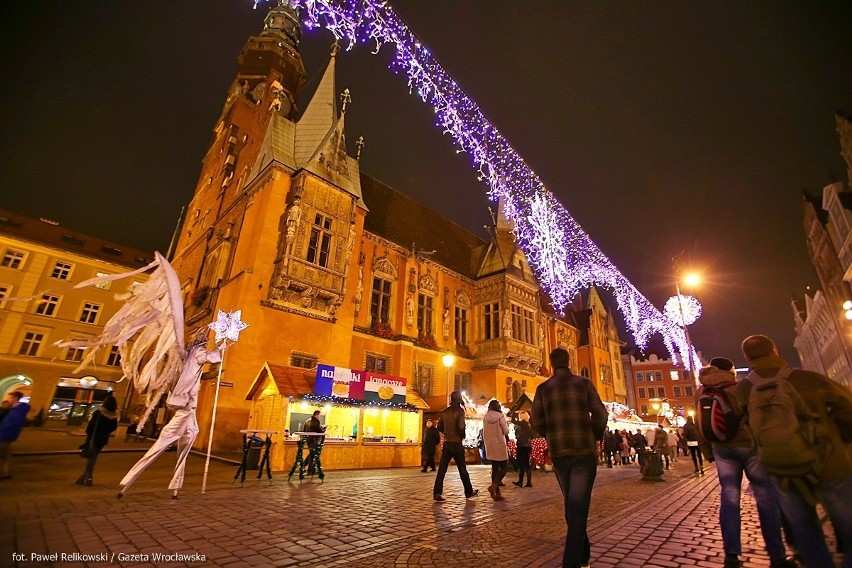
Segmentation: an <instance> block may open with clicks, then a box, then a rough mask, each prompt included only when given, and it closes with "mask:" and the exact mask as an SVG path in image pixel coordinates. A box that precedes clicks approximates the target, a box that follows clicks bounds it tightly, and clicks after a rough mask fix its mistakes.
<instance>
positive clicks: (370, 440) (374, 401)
mask: <svg viewBox="0 0 852 568" xmlns="http://www.w3.org/2000/svg"><path fill="white" fill-rule="evenodd" d="M323 369H325V370H326V372H331V373H335V372H337V373H339V374H340V376H342V377H348V378H351V377H354V376H355V375H356V374H358V373H366V372H365V371H351V370H348V369H340V368H334V367H328V366H323V365H320V366H319V368H317V369H303V368H299V367H288V366H284V365H275V364H273V363H270V362H268V361H267V362H265V363H264V364H263V366H262V367H261V369H260V371H259V372H258V374H257V377H256V378H255V380H254V382H253V383H252V386H251V388H250V389H249V392H248V393H247V394H246V400H248V401H251V412H250V414H249V423H248V428H249V429H261V430H274V431H278V432H282V434H278V435H275V436H273V437H272V448H271V453H270V461H271V464H272V469H273V470H276V471H283V470H289V469H290V467H291V465H292V464H293V463H294V461H295V459H296V449H297V437H296V436H295V432H298V431H300V430H302V427H303V425H304V423H305V421H306V420H307V419H308V418H310V417H311V415H312V414H313V413H314V411H316V410H319V411H320V422H321V424H322V425H323V427H324V428H325V432H326V436H325V443H324V449H323V454H322V460H323V468H324V469H326V470H335V469H368V468H381V467H413V466H418V467H419V466H420V443H421V437H422V428H423V427H422V425H423V412H424V411H425V410H428V409H429V407H428V406H427V405H426V403H425V402H424V401H423V399H421V398H420V397H419V396H417V394H416V393H414V392H413V391H411V390H410V389H408V388H407V385H406V381H405V379H402V378H399V377H387V376H385V375H377V374H375V373H373V374H367V375H369V376H367V375H365V376H364V381H365V382H367V383H368V387H367V388H369V383H370V381H372V382H374V383H376V384H377V385H379V386H377V388H376V389H375V390H373V391H369V390H368V391H367V392H365V393H363V394H362V393H361V392H360V391H358V392H356V390H357V389H355V388H354V387H353V388H352V390H351V391H350V390H349V388H348V387H347V388H346V389H344V388H343V386H341V385H343V384H344V383H345V382H347V381H344V380H331V381H323V379H322V377H320V380H319V381H318V377H319V376H320V374H321V373H322V372H323ZM329 369H332V371H328V370H329ZM347 371H348V373H347ZM359 376H360V375H359ZM351 380H352V383H353V384H354V383H355V382H356V379H354V378H351ZM357 380H361V379H357ZM326 383H327V384H326ZM390 384H392V385H394V387H393V388H394V389H395V392H394V393H391V391H390V390H388V389H390V388H391V387H389V386H388V385H390ZM318 387H319V389H318Z"/></svg>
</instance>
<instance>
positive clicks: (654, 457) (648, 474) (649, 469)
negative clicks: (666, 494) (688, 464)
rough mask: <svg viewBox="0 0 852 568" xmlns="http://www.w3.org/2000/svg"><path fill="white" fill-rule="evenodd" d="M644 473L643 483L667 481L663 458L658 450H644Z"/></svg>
mask: <svg viewBox="0 0 852 568" xmlns="http://www.w3.org/2000/svg"><path fill="white" fill-rule="evenodd" d="M642 453H643V454H644V455H643V457H644V462H645V465H644V471H643V472H642V481H665V479H663V467H662V460H661V459H660V458H661V457H662V456H661V454H660V452H658V451H656V450H644V451H643V452H642Z"/></svg>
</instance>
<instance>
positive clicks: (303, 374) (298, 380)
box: [246, 361, 316, 400]
mask: <svg viewBox="0 0 852 568" xmlns="http://www.w3.org/2000/svg"><path fill="white" fill-rule="evenodd" d="M267 377H271V378H272V380H273V381H274V382H275V386H276V387H277V388H278V393H279V394H281V395H283V396H291V395H297V394H304V393H309V392H313V391H314V382H315V381H316V370H313V369H305V368H302V367H289V366H285V365H275V364H273V363H270V362H269V361H264V363H263V367H261V369H260V372H258V374H257V377H256V378H255V379H254V382H253V383H252V385H251V388H249V391H248V394H247V395H246V400H253V399H254V397H255V396H256V395H257V391H258V389H260V388H261V386H262V385H263V383H264V382H265V380H266V378H267Z"/></svg>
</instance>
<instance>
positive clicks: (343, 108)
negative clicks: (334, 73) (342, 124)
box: [340, 89, 352, 114]
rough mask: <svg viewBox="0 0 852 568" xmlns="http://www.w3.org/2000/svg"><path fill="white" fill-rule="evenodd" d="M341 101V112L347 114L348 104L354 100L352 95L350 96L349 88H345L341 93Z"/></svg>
mask: <svg viewBox="0 0 852 568" xmlns="http://www.w3.org/2000/svg"><path fill="white" fill-rule="evenodd" d="M340 102H341V107H340V112H341V113H342V114H346V105H347V104H349V103H351V102H352V97H351V96H349V89H343V92H342V93H340Z"/></svg>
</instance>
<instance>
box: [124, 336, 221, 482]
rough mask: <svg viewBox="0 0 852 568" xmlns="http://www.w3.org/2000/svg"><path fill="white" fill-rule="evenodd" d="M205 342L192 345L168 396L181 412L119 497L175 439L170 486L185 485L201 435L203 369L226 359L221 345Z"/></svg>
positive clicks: (134, 470)
mask: <svg viewBox="0 0 852 568" xmlns="http://www.w3.org/2000/svg"><path fill="white" fill-rule="evenodd" d="M205 343H206V340H205V342H204V343H198V344H193V345H190V347H189V351H188V352H187V354H186V358H185V359H184V362H183V369H182V370H181V374H180V377H178V380H177V383H176V384H175V386H174V388H172V391H171V392H170V393H169V396H168V398H167V399H166V404H167V405H168V406H169V407H170V408H176V409H177V412H175V415H174V416H172V419H171V420H169V422H168V424H166V426H165V427H164V428H163V430H162V432H160V436H159V437H158V438H157V441H156V442H154V445H153V446H151V447H150V448H148V451H147V452H145V455H144V456H142V458H140V460H139V461H138V462H136V465H134V466H133V467H132V468H130V471H128V472H127V474H126V475H125V476H124V478H123V479H122V480H121V481H120V482H119V484H120V485H121V486H122V487H121V492H120V493H119V494H118V497H119V499H120V498H121V497H123V496H124V492H125V491H127V489H128V488H129V487H130V486H131V485H133V482H135V481H136V478H137V477H139V475H140V474H141V473H142V472H143V471H145V469H146V468H147V467H148V466H149V465H151V463H153V461H154V460H155V459H157V458H158V457H159V456H160V454H162V453H163V452H164V451H166V450H167V449H168V448H169V446H171V445H172V444H173V443H175V442H177V446H178V459H177V464H176V465H175V473H174V475H173V476H172V480H171V482H170V483H169V489H171V490H173V491H174V495H177V492H178V490H179V489H180V488H181V487H183V474H184V470H185V469H186V458H187V456H189V451H190V450H191V449H192V443H193V442H194V441H195V437H196V436H198V421H197V419H196V417H195V409H196V407H197V406H198V387H199V385H200V383H201V369H202V367H203V366H204V364H205V363H219V362H221V361H222V354H221V351H220V350H219V349H213V350H212V351H207V350H206V349H205V348H204V345H205Z"/></svg>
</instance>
